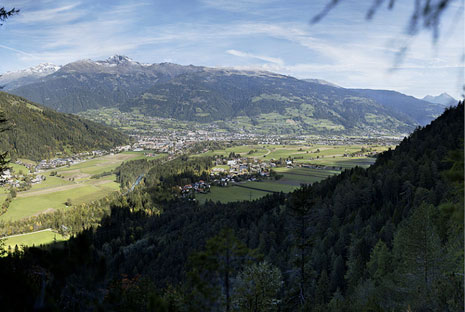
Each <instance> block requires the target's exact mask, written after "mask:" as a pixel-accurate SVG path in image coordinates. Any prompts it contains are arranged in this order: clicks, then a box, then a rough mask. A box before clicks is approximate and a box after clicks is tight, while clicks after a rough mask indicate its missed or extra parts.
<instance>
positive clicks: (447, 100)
mask: <svg viewBox="0 0 465 312" xmlns="http://www.w3.org/2000/svg"><path fill="white" fill-rule="evenodd" d="M423 101H427V102H430V103H436V104H441V105H444V106H451V105H456V104H457V103H458V100H456V99H454V98H453V97H451V96H450V95H449V94H447V93H445V92H444V93H441V94H439V95H438V96H433V95H427V96H425V97H424V98H423Z"/></svg>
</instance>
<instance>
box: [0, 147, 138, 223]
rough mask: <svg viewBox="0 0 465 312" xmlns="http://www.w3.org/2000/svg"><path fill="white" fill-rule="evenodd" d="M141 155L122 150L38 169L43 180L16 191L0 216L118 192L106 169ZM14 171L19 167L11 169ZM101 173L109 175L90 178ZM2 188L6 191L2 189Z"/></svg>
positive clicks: (21, 215) (28, 213)
mask: <svg viewBox="0 0 465 312" xmlns="http://www.w3.org/2000/svg"><path fill="white" fill-rule="evenodd" d="M144 157H146V156H145V155H144V153H143V152H124V153H120V154H114V155H106V156H103V157H99V158H95V159H91V160H88V161H84V162H82V163H79V164H75V165H72V166H69V167H60V168H57V169H51V170H46V171H44V172H40V174H42V175H44V176H45V177H46V180H45V181H42V182H41V183H39V184H35V185H33V186H32V188H31V189H30V190H28V191H23V192H18V193H17V196H16V198H14V199H13V201H12V202H11V204H10V206H9V208H8V210H7V212H6V213H5V214H3V215H2V216H0V219H1V220H5V221H7V220H18V219H22V218H27V217H29V216H33V215H37V214H40V213H46V212H51V211H54V210H57V209H68V208H67V207H68V206H67V205H66V203H67V202H68V204H69V203H70V204H71V205H79V204H82V203H87V202H91V201H94V200H97V199H100V198H102V197H105V196H106V195H109V194H110V193H112V192H115V191H119V184H118V183H117V182H115V179H116V176H115V175H114V174H110V172H111V171H112V170H114V169H115V168H116V167H118V166H119V165H120V164H121V163H122V162H123V161H128V160H134V159H140V158H144ZM16 166H18V165H16ZM24 168H25V167H24ZM16 170H19V168H15V171H16ZM55 172H56V174H55ZM104 172H107V173H109V174H108V175H105V176H102V177H99V178H92V177H93V176H94V175H98V174H102V173H104ZM2 191H3V192H2V193H7V190H5V189H4V188H3V189H2ZM0 198H6V195H1V194H0Z"/></svg>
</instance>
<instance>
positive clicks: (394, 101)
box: [353, 89, 444, 126]
mask: <svg viewBox="0 0 465 312" xmlns="http://www.w3.org/2000/svg"><path fill="white" fill-rule="evenodd" d="M353 91H355V92H357V93H358V94H359V95H361V96H364V97H368V98H371V99H373V100H374V101H376V102H378V103H379V104H381V105H383V106H384V107H385V108H386V109H387V110H389V111H390V112H391V114H392V115H393V116H395V117H396V118H399V119H401V120H405V121H406V122H408V123H416V124H419V125H422V126H425V125H427V124H428V123H430V122H431V120H433V119H435V118H436V117H438V116H439V115H441V114H442V113H443V112H444V106H442V105H438V104H435V103H430V102H427V101H423V100H419V99H417V98H415V97H413V96H409V95H405V94H402V93H399V92H396V91H389V90H370V89H353Z"/></svg>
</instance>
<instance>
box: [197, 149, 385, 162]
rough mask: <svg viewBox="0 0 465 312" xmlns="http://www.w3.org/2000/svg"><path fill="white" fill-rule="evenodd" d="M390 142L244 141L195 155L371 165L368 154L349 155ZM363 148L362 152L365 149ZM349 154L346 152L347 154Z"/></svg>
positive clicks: (371, 159) (368, 151) (376, 151)
mask: <svg viewBox="0 0 465 312" xmlns="http://www.w3.org/2000/svg"><path fill="white" fill-rule="evenodd" d="M389 147H390V146H381V145H310V144H308V145H303V144H302V145H268V144H265V145H242V146H232V147H228V148H225V149H221V150H213V151H208V152H205V153H201V154H197V155H193V156H214V155H223V156H224V157H227V156H228V155H229V154H230V153H235V154H240V155H241V157H248V158H255V159H261V160H264V161H269V160H272V159H274V160H278V159H288V158H293V159H294V161H295V162H296V163H303V164H320V165H328V166H333V165H334V166H341V167H343V168H351V167H354V166H356V165H359V166H360V165H361V166H369V165H370V164H371V163H373V162H374V161H375V159H374V158H372V157H367V156H348V155H350V154H357V153H358V154H360V155H362V154H368V153H370V152H371V153H380V152H383V151H386V150H387V149H388V148H389ZM362 148H363V152H362ZM344 155H346V156H344Z"/></svg>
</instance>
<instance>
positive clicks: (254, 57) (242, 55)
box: [226, 50, 284, 66]
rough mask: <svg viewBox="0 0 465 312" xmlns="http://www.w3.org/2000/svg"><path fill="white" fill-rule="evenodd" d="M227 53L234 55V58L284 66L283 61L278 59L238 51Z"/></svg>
mask: <svg viewBox="0 0 465 312" xmlns="http://www.w3.org/2000/svg"><path fill="white" fill-rule="evenodd" d="M226 53H228V54H231V55H234V56H238V57H244V58H252V59H258V60H262V61H265V62H269V63H274V64H278V65H281V66H283V65H284V61H283V60H282V59H280V58H277V57H270V56H264V55H257V54H252V53H247V52H242V51H238V50H227V51H226Z"/></svg>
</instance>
